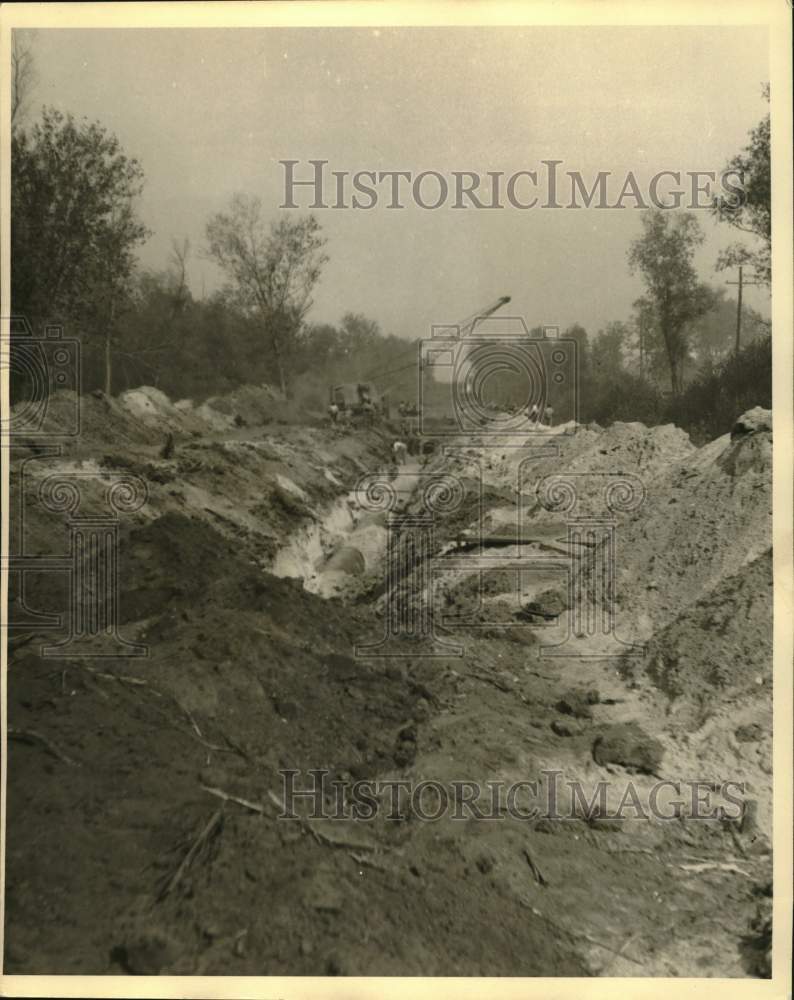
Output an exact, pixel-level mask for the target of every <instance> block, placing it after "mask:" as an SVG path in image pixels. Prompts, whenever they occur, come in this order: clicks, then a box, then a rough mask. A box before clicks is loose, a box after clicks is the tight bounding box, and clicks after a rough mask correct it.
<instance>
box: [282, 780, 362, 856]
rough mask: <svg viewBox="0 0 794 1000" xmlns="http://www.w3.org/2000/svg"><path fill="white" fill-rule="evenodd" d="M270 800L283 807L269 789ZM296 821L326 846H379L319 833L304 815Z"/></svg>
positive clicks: (356, 849) (354, 848) (357, 848)
mask: <svg viewBox="0 0 794 1000" xmlns="http://www.w3.org/2000/svg"><path fill="white" fill-rule="evenodd" d="M267 795H268V798H269V799H270V801H271V802H272V803H273V804H274V805H275V806H276V807H277V808H278V809H283V807H284V806H283V803H282V802H280V801H279V798H278V796H277V795H276V794H275V793H274V792H271V791H268V793H267ZM297 820H298V822H299V823H300V824H301V826H302V827H303V829H304V830H306V831H307V833H309V834H310V835H311V836H312V837H313V838H314V839H315V840H316V841H317V843H318V844H325V845H326V846H327V847H347V848H350V849H352V850H354V851H379V850H381V848H380V847H379V845H378V844H369V843H367V842H366V841H360V840H344V839H342V838H339V839H337V838H335V837H329V836H328V835H327V834H325V833H321V832H320V830H318V829H317V827H316V826H315V825H314V824H313V823H312V822H311V821H310V820H308V819H307V818H306V817H305V816H298V817H297Z"/></svg>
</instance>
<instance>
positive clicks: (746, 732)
mask: <svg viewBox="0 0 794 1000" xmlns="http://www.w3.org/2000/svg"><path fill="white" fill-rule="evenodd" d="M763 735H764V730H763V727H762V726H759V725H758V723H757V722H749V723H748V724H747V725H746V726H739V728H738V729H737V730H736V731H735V732H734V736H735V737H736V739H737V740H738V741H739V742H740V743H757V742H758V741H759V740H760V739H762V738H763Z"/></svg>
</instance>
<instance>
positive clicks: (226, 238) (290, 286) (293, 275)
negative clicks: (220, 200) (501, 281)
mask: <svg viewBox="0 0 794 1000" xmlns="http://www.w3.org/2000/svg"><path fill="white" fill-rule="evenodd" d="M206 232H207V247H208V253H209V256H210V258H212V259H213V260H214V261H215V262H216V263H217V264H218V265H219V266H220V267H221V269H222V270H223V272H224V273H225V275H226V277H227V278H228V279H229V289H228V291H229V294H230V295H231V296H232V297H233V299H234V301H235V303H236V305H237V306H238V308H240V309H241V310H242V311H243V312H244V313H245V314H246V315H249V316H251V317H255V318H256V320H257V322H258V324H259V326H260V329H261V331H262V333H263V334H264V335H265V337H266V338H267V339H268V341H269V343H270V345H271V347H272V350H273V354H274V356H275V363H276V367H277V371H278V379H279V384H280V386H281V391H282V392H283V393H284V394H285V395H286V394H287V391H288V387H289V386H288V383H289V372H288V368H289V365H290V359H291V356H292V355H293V354H294V352H295V348H296V347H297V345H298V342H299V335H300V330H301V327H302V325H303V321H304V318H305V316H306V313H307V312H308V310H309V308H310V307H311V304H312V300H311V295H312V291H313V289H314V287H315V285H316V284H317V282H318V280H319V278H320V274H321V272H322V268H323V265H324V264H325V263H326V261H327V260H328V257H327V256H326V254H325V253H324V252H323V247H324V246H325V243H326V240H325V238H324V237H323V236H322V235H321V227H320V224H319V222H317V220H316V218H315V217H314V216H313V215H309V216H306V217H305V218H302V219H296V220H294V221H293V220H291V219H281V220H280V221H279V222H274V223H271V224H270V225H269V226H268V225H267V224H266V223H265V220H264V218H263V215H262V203H261V201H260V199H259V198H252V197H247V196H246V195H235V196H234V198H233V199H232V203H231V206H230V208H229V211H228V212H218V213H216V214H215V215H213V216H212V217H211V218H210V220H209V221H208V223H207V230H206Z"/></svg>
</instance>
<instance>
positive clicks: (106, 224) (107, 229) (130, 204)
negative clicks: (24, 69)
mask: <svg viewBox="0 0 794 1000" xmlns="http://www.w3.org/2000/svg"><path fill="white" fill-rule="evenodd" d="M11 161H12V170H11V256H12V259H13V261H14V267H13V269H12V281H11V299H12V304H13V308H14V310H15V312H17V313H20V314H24V315H26V316H27V317H28V319H29V320H30V321H31V323H33V325H34V326H38V325H40V324H42V323H43V322H45V321H47V320H55V321H59V322H70V321H71V322H79V323H81V324H83V325H84V324H85V323H86V322H88V323H89V324H90V325H91V326H93V328H94V332H98V331H99V330H103V331H104V342H105V356H106V380H105V389H106V391H107V392H110V376H111V369H110V364H111V363H110V343H111V338H112V335H113V326H114V322H115V319H116V317H117V313H118V310H119V308H120V307H121V303H122V301H123V300H124V299H125V298H126V297H127V296H128V295H129V292H130V285H131V281H132V276H133V273H134V269H135V248H136V247H137V245H138V244H139V243H141V242H143V241H144V240H145V239H146V237H147V236H148V230H147V229H146V227H145V226H144V225H143V224H142V223H141V222H140V221H139V220H138V218H137V216H136V214H135V209H134V204H135V200H136V198H137V197H138V196H139V194H140V192H141V189H142V186H143V171H142V169H141V167H140V165H139V164H138V161H137V160H134V159H129V158H128V157H127V156H125V155H124V153H123V152H122V150H121V146H120V144H119V141H118V139H117V138H116V136H114V135H113V134H111V133H109V132H108V131H107V130H106V129H105V128H103V127H102V126H101V125H100V124H99V123H97V122H93V123H89V122H88V121H85V120H84V121H82V122H79V123H78V122H76V121H75V120H74V118H73V117H72V116H71V115H63V114H61V112H59V111H56V110H55V109H54V108H49V109H47V108H45V109H44V110H43V112H42V117H41V120H40V121H38V122H36V123H35V124H34V125H33V126H32V127H31V128H30V129H28V130H24V129H22V128H18V129H15V130H14V132H13V134H12V137H11Z"/></svg>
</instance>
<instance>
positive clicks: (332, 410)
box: [328, 402, 339, 424]
mask: <svg viewBox="0 0 794 1000" xmlns="http://www.w3.org/2000/svg"><path fill="white" fill-rule="evenodd" d="M328 416H329V417H330V418H331V423H332V424H335V423H338V421H339V407H338V406H337V405H336V403H334V402H332V403H331V405H330V406H329V407H328Z"/></svg>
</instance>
